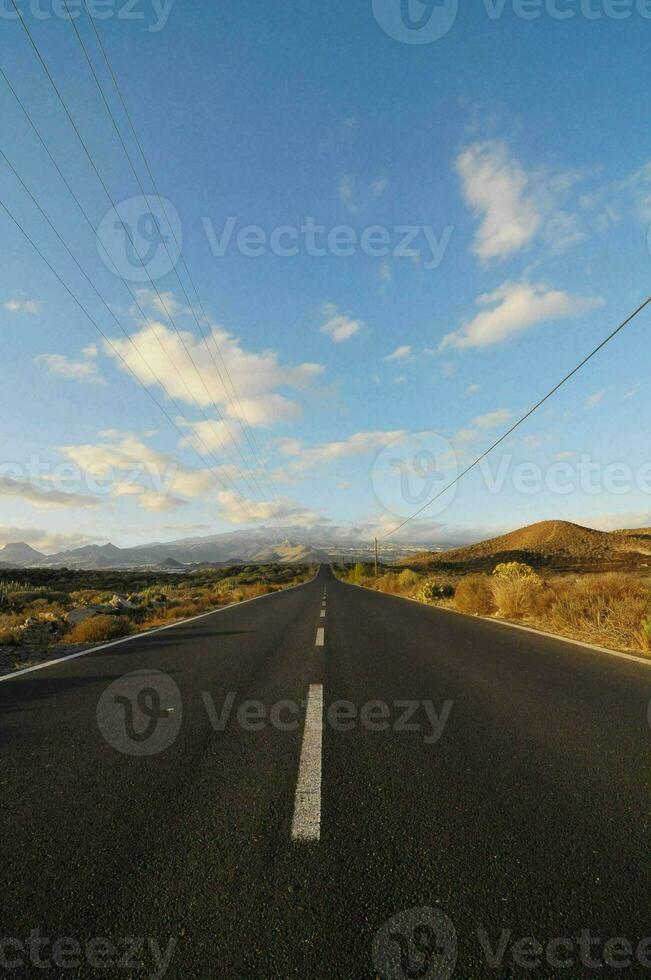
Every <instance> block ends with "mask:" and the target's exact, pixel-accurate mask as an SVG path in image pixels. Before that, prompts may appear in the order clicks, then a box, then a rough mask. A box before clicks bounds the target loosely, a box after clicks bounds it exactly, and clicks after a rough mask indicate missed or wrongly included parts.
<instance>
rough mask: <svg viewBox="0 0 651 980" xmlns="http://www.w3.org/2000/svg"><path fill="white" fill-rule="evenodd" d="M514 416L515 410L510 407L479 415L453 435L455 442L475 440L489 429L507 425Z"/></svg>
mask: <svg viewBox="0 0 651 980" xmlns="http://www.w3.org/2000/svg"><path fill="white" fill-rule="evenodd" d="M512 418H513V412H511V410H510V409H508V408H497V409H495V410H494V411H492V412H486V413H485V414H484V415H477V416H476V417H475V418H474V419H471V420H470V422H469V423H468V424H467V426H466V427H465V428H463V429H460V430H459V431H458V432H457V433H456V434H455V435H454V436H453V437H452V441H453V443H455V444H460V443H461V444H462V443H469V442H474V441H475V440H476V439H478V438H480V436H481V435H482V434H483V433H484V432H485V431H486V430H487V429H494V428H496V427H497V426H498V425H506V424H507V423H508V422H510V421H511V419H512Z"/></svg>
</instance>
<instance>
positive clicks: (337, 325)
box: [319, 303, 364, 344]
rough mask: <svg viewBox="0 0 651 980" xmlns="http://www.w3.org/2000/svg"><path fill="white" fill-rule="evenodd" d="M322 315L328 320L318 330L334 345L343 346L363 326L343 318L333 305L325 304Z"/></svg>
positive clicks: (358, 321)
mask: <svg viewBox="0 0 651 980" xmlns="http://www.w3.org/2000/svg"><path fill="white" fill-rule="evenodd" d="M323 313H324V316H327V317H329V319H328V320H326V322H325V323H324V324H323V325H322V326H321V327H319V329H320V331H321V333H324V334H326V335H327V336H328V337H330V338H331V339H332V340H333V341H334V343H335V344H343V343H345V341H347V340H350V338H351V337H354V336H355V334H356V333H359V331H360V330H361V329H362V327H363V326H364V324H363V323H362V321H361V320H353V319H351V318H350V317H348V316H344V314H343V313H339V312H338V309H337V307H336V306H335V305H334V304H333V303H326V304H325V305H324V307H323Z"/></svg>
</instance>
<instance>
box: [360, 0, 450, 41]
mask: <svg viewBox="0 0 651 980" xmlns="http://www.w3.org/2000/svg"><path fill="white" fill-rule="evenodd" d="M458 9H459V3H458V0H373V14H374V16H375V19H376V21H377V22H378V24H379V25H380V27H381V28H382V30H383V31H384V32H385V34H388V35H389V37H392V38H393V39H394V41H402V42H403V44H431V43H432V41H438V40H439V39H440V38H442V37H445V35H446V34H447V33H448V32H449V31H450V30H451V29H452V27H453V26H454V22H455V21H456V19H457V13H458Z"/></svg>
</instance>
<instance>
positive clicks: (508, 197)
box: [456, 139, 585, 262]
mask: <svg viewBox="0 0 651 980" xmlns="http://www.w3.org/2000/svg"><path fill="white" fill-rule="evenodd" d="M456 170H457V174H458V175H459V178H460V180H461V186H462V191H463V195H464V197H465V200H466V202H467V203H468V205H469V206H470V207H471V208H472V209H473V211H474V213H475V214H476V215H477V216H478V218H479V219H480V224H479V228H478V229H477V233H476V236H475V241H474V244H473V252H474V253H475V255H476V256H477V257H478V258H479V259H480V260H481V261H482V262H490V261H492V260H500V259H504V258H507V257H508V256H509V255H513V254H515V253H516V252H519V251H520V250H521V249H523V248H525V247H526V246H527V245H529V244H530V243H531V242H532V241H533V239H534V238H535V237H536V236H537V235H541V236H542V238H543V240H544V242H545V243H546V245H547V246H548V247H549V248H550V249H551V251H552V252H554V253H556V254H558V253H560V252H564V251H565V250H566V249H568V248H569V247H570V246H571V245H574V244H575V243H576V242H578V241H581V239H583V238H584V237H585V235H584V231H583V229H582V226H581V223H580V221H579V218H578V216H577V215H576V214H574V213H572V212H570V211H568V210H567V209H566V208H564V207H563V206H562V201H563V199H564V198H566V197H567V194H568V191H569V190H570V189H571V188H572V186H573V185H574V184H575V183H576V181H577V180H578V179H579V178H580V176H581V175H580V174H577V173H574V172H568V173H561V174H551V175H550V174H549V173H547V172H545V171H544V170H543V169H541V168H539V169H538V170H537V171H534V172H530V173H527V172H526V171H525V169H524V168H523V167H522V165H521V164H520V162H519V161H518V160H517V159H515V157H514V156H513V154H512V153H511V150H510V147H509V145H508V143H507V142H506V141H505V140H497V139H496V140H489V141H487V142H484V143H473V144H472V145H471V146H469V147H467V148H466V149H465V150H464V151H463V152H462V153H460V154H459V156H458V157H457V160H456Z"/></svg>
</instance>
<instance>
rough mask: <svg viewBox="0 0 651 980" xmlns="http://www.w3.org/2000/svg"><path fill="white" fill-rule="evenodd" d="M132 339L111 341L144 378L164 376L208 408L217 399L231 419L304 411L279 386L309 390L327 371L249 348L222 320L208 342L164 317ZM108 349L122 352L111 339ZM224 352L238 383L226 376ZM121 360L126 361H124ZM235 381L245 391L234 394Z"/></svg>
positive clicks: (176, 392) (179, 395)
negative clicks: (174, 326) (175, 327)
mask: <svg viewBox="0 0 651 980" xmlns="http://www.w3.org/2000/svg"><path fill="white" fill-rule="evenodd" d="M132 340H133V344H134V345H135V348H136V349H134V345H132V344H131V343H130V342H129V341H128V340H126V339H125V338H119V337H118V338H113V339H112V341H111V343H112V344H113V347H114V348H115V350H116V351H117V352H118V353H119V355H121V357H122V358H124V361H125V362H126V363H127V364H128V365H129V367H130V368H131V370H132V371H133V372H134V374H136V376H137V377H138V378H139V379H140V380H141V381H142V382H143V384H146V385H148V386H153V385H155V384H156V383H157V381H158V382H160V383H162V384H163V385H164V386H165V388H166V389H167V391H168V392H169V393H170V395H171V396H172V397H173V398H174V399H176V400H177V401H182V402H185V403H187V404H191V405H197V406H199V407H201V408H203V409H207V408H211V407H213V408H214V405H217V407H218V408H219V410H220V412H221V413H222V414H223V415H224V416H225V417H227V418H229V419H237V418H238V417H240V409H241V410H242V413H243V415H244V417H245V419H246V421H247V422H248V423H249V424H250V425H256V426H257V425H269V424H273V423H274V422H275V421H277V420H283V421H285V420H287V419H289V418H291V419H295V418H298V417H300V415H301V409H300V407H299V405H298V404H296V403H295V402H293V401H291V400H290V399H289V398H287V397H286V396H285V395H281V394H277V393H276V392H275V389H277V388H280V387H285V388H293V389H294V390H297V391H300V390H303V389H305V388H307V387H308V386H309V385H310V384H311V383H312V382H313V381H314V380H315V379H316V378H317V377H318V376H319V375H320V374H321V373H322V371H323V368H322V367H321V366H320V365H319V364H308V363H304V364H298V365H295V366H291V365H283V364H281V363H280V362H279V359H278V355H277V354H276V353H275V352H273V351H263V352H261V353H255V352H252V351H247V350H245V349H244V348H243V347H242V345H241V343H240V341H239V340H238V339H237V338H235V337H233V336H232V335H231V334H229V333H228V332H227V331H226V330H223V329H222V328H221V327H217V326H215V327H213V328H212V331H211V332H210V335H209V337H208V344H206V343H204V341H203V340H200V339H199V338H198V337H196V336H195V335H194V334H193V333H192V332H190V331H180V337H179V335H178V334H177V333H176V332H174V331H172V330H170V329H168V328H167V327H166V326H164V324H162V323H152V324H150V325H149V326H147V327H143V328H142V329H141V330H140V331H139V332H137V333H136V334H134V335H132ZM217 348H219V351H218V350H217ZM105 350H106V353H107V354H108V355H109V356H111V357H114V358H115V357H116V353H115V351H114V350H112V349H111V347H110V346H109V345H106V346H105ZM220 354H221V358H223V363H224V364H225V365H226V368H227V369H228V376H229V377H230V379H231V381H232V386H231V385H230V384H229V383H228V382H227V380H226V375H225V372H224V369H223V367H222V361H221V360H220ZM117 363H118V366H120V367H123V364H122V362H121V361H119V360H118V362H117ZM195 365H196V367H195ZM197 368H198V369H199V372H200V376H199V374H198V373H197ZM233 387H234V389H235V391H236V392H237V395H238V396H239V397H234V393H233Z"/></svg>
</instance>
